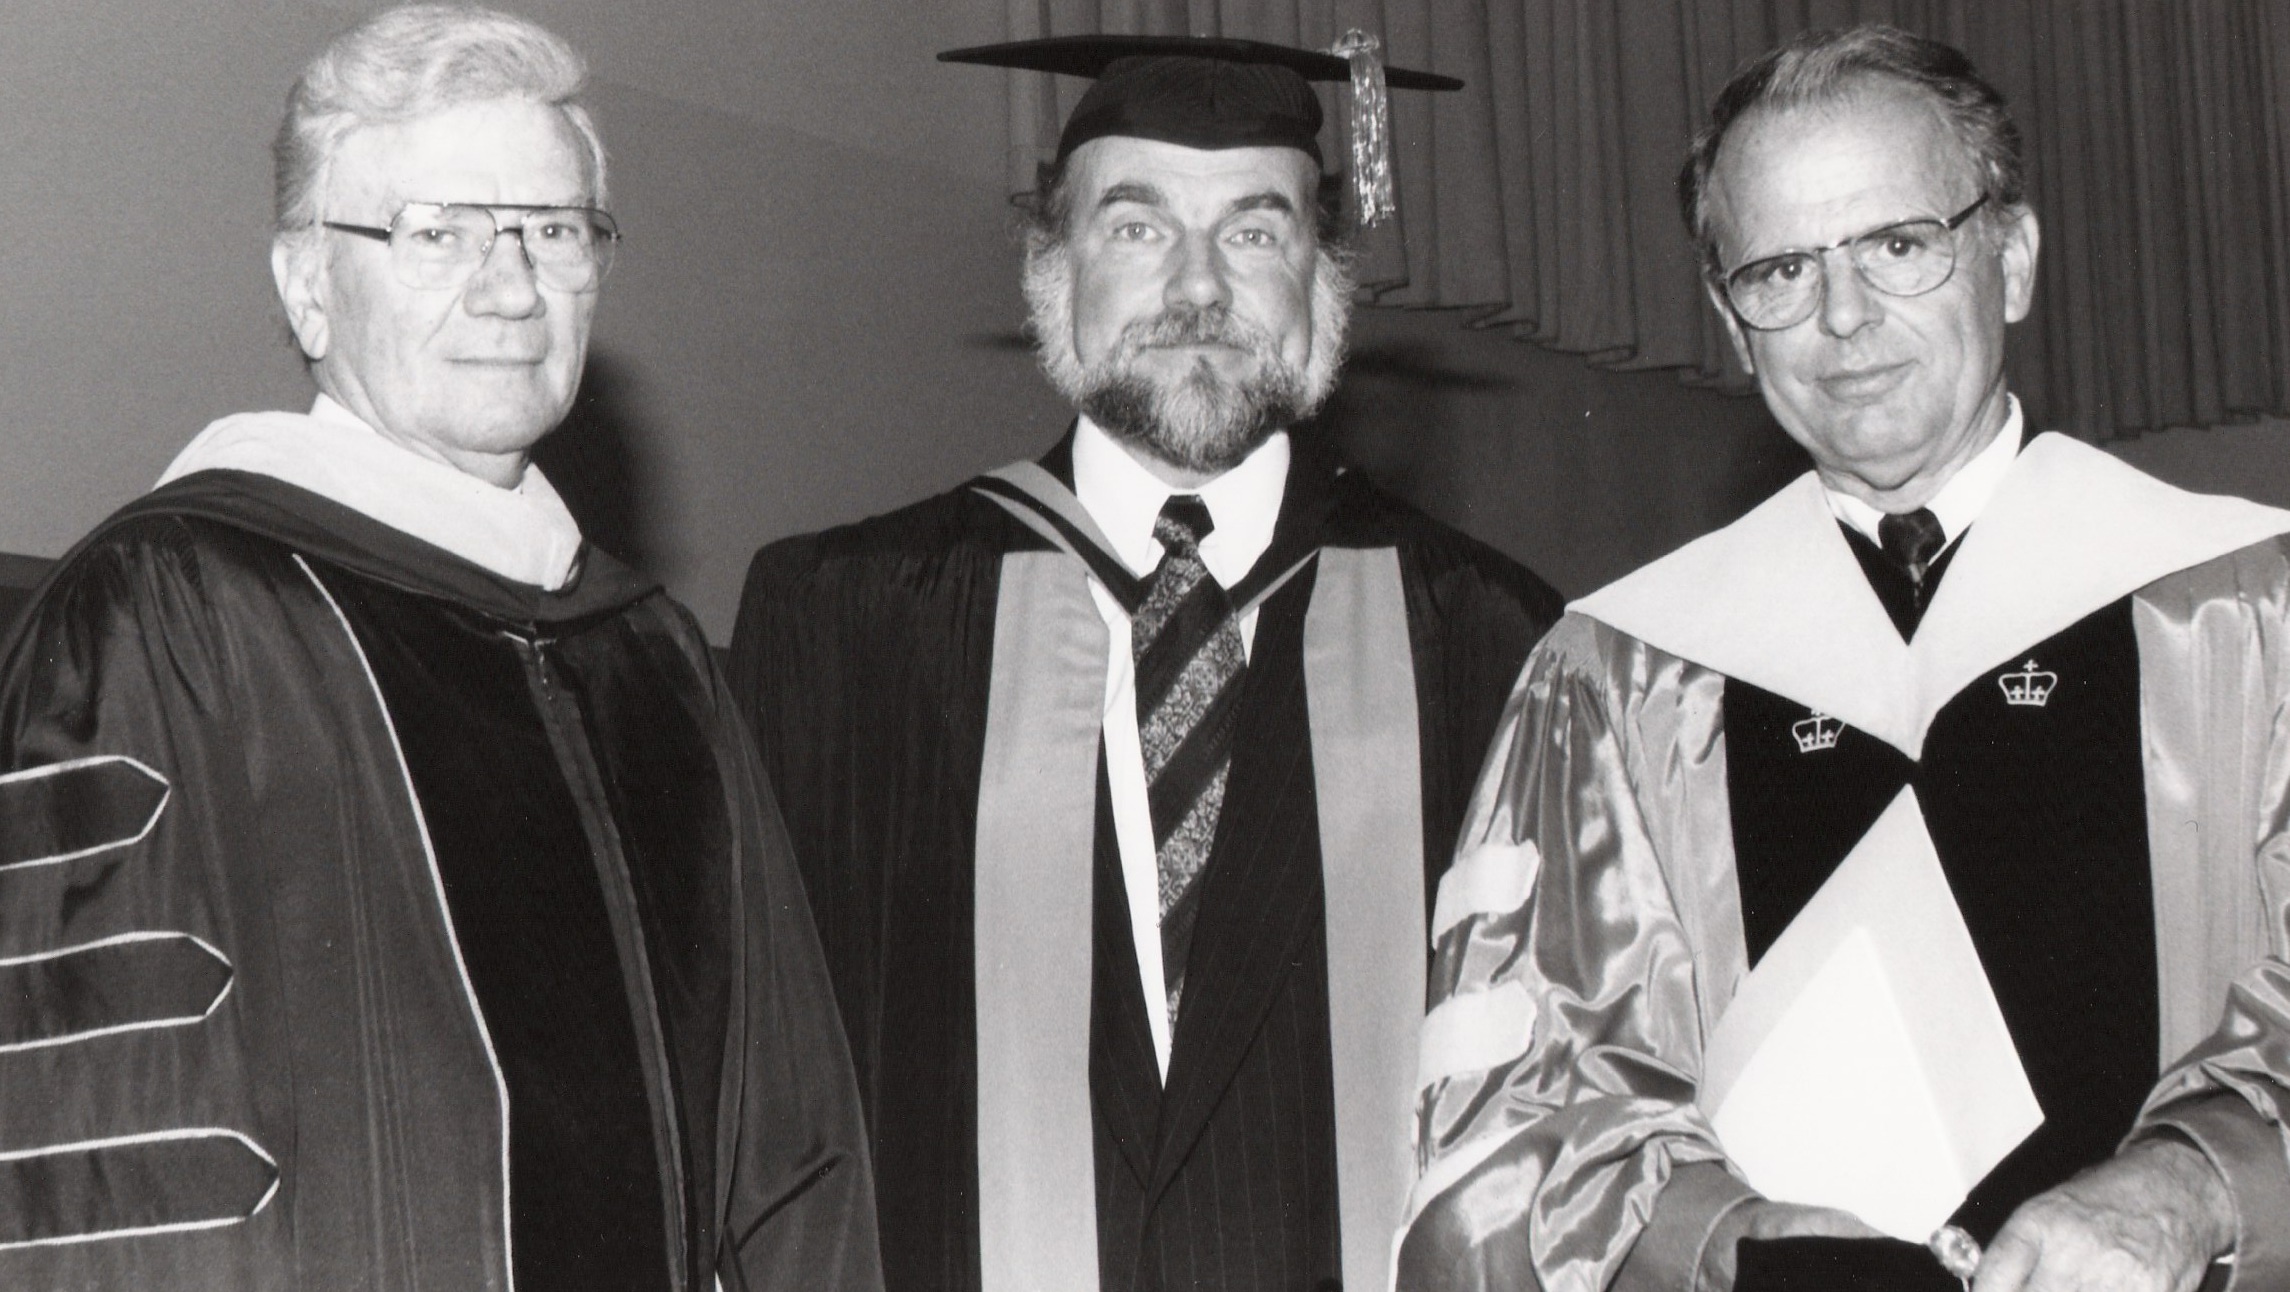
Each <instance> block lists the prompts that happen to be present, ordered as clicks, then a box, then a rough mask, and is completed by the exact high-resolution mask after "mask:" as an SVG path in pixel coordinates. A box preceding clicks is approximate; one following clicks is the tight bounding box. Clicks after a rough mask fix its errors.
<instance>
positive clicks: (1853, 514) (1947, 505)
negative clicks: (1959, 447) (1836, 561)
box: [1821, 395, 2021, 546]
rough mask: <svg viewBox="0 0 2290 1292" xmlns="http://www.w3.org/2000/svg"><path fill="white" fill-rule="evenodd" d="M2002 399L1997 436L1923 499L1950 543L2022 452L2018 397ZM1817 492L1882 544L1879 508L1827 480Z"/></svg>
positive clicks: (1981, 508) (1831, 510) (1843, 518)
mask: <svg viewBox="0 0 2290 1292" xmlns="http://www.w3.org/2000/svg"><path fill="white" fill-rule="evenodd" d="M2004 398H2005V399H2006V400H2007V401H2009V404H2010V411H2008V412H2007V413H2005V415H2004V424H2003V425H2002V426H2001V427H1999V428H1997V430H1996V438H1994V439H1992V440H1990V441H1988V446H1987V447H1986V448H1984V449H1981V450H1980V451H1979V452H1978V453H1975V454H1973V455H1972V460H1971V461H1969V462H1966V463H1965V464H1964V465H1963V466H1960V467H1958V468H1956V474H1955V475H1953V476H1950V477H1949V479H1948V483H1946V484H1944V485H1942V486H1940V492H1939V493H1936V494H1934V495H1933V496H1932V501H1930V502H1928V503H1926V504H1924V505H1925V506H1927V507H1929V508H1931V509H1932V514H1933V516H1935V517H1936V518H1938V519H1939V521H1940V532H1941V534H1942V535H1943V536H1944V537H1945V538H1946V540H1947V541H1948V542H1951V543H1953V542H1955V541H1956V540H1957V539H1958V538H1959V537H1961V536H1962V535H1963V533H1964V531H1965V530H1966V529H1969V528H1971V525H1972V522H1973V521H1975V520H1978V519H1979V518H1980V513H1981V512H1983V511H1986V510H1987V509H1988V500H1989V499H1991V498H1993V497H1995V496H1996V486H1998V485H2000V484H2002V483H2003V482H2004V473H2005V472H2007V471H2010V470H2011V469H2012V459H2014V458H2016V457H2018V456H2019V454H2020V431H2021V421H2020V400H2019V397H2018V396H2017V395H2006V396H2005V397H2004ZM1821 492H1822V493H1823V494H1824V495H1825V496H1827V498H1828V500H1829V513H1830V514H1831V515H1833V516H1835V517H1836V518H1837V519H1838V520H1841V521H1843V522H1844V523H1846V524H1847V525H1850V526H1852V527H1853V528H1854V529H1856V530H1858V531H1860V533H1861V534H1862V535H1864V536H1866V537H1867V538H1868V540H1869V541H1870V542H1872V543H1876V544H1879V545H1880V546H1881V545H1882V544H1883V540H1882V539H1880V538H1878V537H1877V525H1878V523H1879V522H1881V521H1882V520H1883V519H1884V513H1883V512H1881V511H1878V510H1877V509H1876V508H1874V507H1871V506H1870V505H1868V504H1867V503H1865V502H1863V501H1861V500H1860V499H1858V498H1855V497H1853V496H1852V495H1851V494H1849V493H1841V492H1839V491H1838V490H1835V489H1831V488H1830V487H1829V486H1828V485H1827V484H1825V483H1824V484H1823V485H1822V486H1821Z"/></svg>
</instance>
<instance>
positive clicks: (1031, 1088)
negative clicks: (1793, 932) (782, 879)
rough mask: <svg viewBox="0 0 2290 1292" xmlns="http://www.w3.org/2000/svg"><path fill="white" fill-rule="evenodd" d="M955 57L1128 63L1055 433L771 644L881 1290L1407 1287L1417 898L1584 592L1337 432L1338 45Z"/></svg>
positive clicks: (1065, 247)
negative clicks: (1405, 484)
mask: <svg viewBox="0 0 2290 1292" xmlns="http://www.w3.org/2000/svg"><path fill="white" fill-rule="evenodd" d="M1356 43H1357V42H1355V44H1356ZM945 57H947V58H950V59H954V60H959V61H967V62H983V63H992V64H1000V65H1005V66H1014V67H1023V68H1033V69H1037V70H1045V71H1056V72H1065V73H1071V74H1078V75H1085V76H1094V77H1095V78H1096V83H1095V85H1094V86H1093V87H1092V88H1091V89H1090V91H1089V92H1088V93H1087V94H1086V95H1085V96H1084V97H1083V98H1082V100H1081V102H1080V103H1079V104H1078V105H1077V106H1076V108H1075V110H1074V113H1073V116H1072V118H1071V119H1070V120H1069V121H1068V123H1067V125H1066V128H1065V131H1064V134H1063V137H1062V138H1061V140H1060V142H1059V147H1058V154H1057V159H1056V161H1055V163H1054V164H1053V165H1051V166H1050V167H1048V168H1047V169H1046V172H1045V174H1044V176H1043V177H1042V182H1041V183H1040V185H1039V187H1038V190H1037V192H1036V195H1035V198H1034V201H1033V204H1032V207H1031V211H1030V214H1031V217H1032V228H1031V230H1030V236H1029V240H1028V243H1029V245H1028V249H1027V259H1026V275H1025V277H1026V290H1027V297H1028V300H1029V303H1030V305H1031V307H1032V327H1033V332H1034V336H1035V340H1036V343H1037V345H1038V346H1039V348H1040V353H1041V358H1042V362H1043V366H1044V368H1045V369H1046V370H1047V372H1048V374H1049V376H1050V378H1051V380H1052V381H1053V382H1054V383H1055V384H1056V385H1057V386H1058V388H1059V389H1060V391H1062V392H1063V393H1064V394H1066V395H1067V396H1068V397H1069V398H1070V399H1071V400H1072V402H1073V404H1074V405H1075V407H1076V408H1077V410H1078V412H1079V417H1078V418H1077V420H1076V422H1075V424H1074V426H1073V429H1072V431H1071V432H1070V433H1069V434H1068V435H1067V436H1066V437H1065V438H1063V439H1062V440H1061V441H1059V442H1058V443H1057V444H1056V445H1054V446H1052V447H1051V448H1050V450H1049V451H1048V452H1047V453H1046V454H1044V455H1043V457H1042V458H1041V459H1040V460H1038V461H1030V462H1021V463H1018V464H1015V465H1013V466H1010V467H1006V468H1004V469H1002V470H999V471H996V472H994V473H992V474H991V475H988V476H985V477H981V478H980V479H977V480H974V481H971V482H970V483H968V484H966V485H964V486H962V487H961V488H958V489H956V490H954V491H953V492H951V493H947V494H944V495H941V496H939V497H935V498H931V499H928V500H925V501H923V502H921V503H918V504H915V505H913V506H911V507H908V508H906V509H905V510H902V511H898V512H894V513H892V514H890V515H887V516H882V517H877V518H875V519H872V520H867V521H863V522H860V523H858V524H855V525H850V526H846V527H843V528H840V529H835V530H830V531H827V532H825V533H820V534H813V535H806V536H803V537H799V538H793V539H789V540H786V541H783V542H780V543H776V544H774V545H772V546H770V547H767V548H766V549H764V551H763V552H762V553H761V554H760V555H759V556H758V557H757V558H756V561H755V564H754V567H753V569H752V571H751V572H750V575H749V579H748V584H747V589H746V595H745V600H744V603H743V605H742V608H741V613H740V619H739V627H738V631H737V634H736V635H735V637H734V642H733V654H734V669H733V671H734V678H735V681H734V686H735V689H736V690H737V691H738V693H739V695H740V698H741V700H742V702H743V703H744V704H745V705H746V706H747V709H748V711H749V713H750V714H751V716H752V717H753V719H754V721H755V725H756V727H757V729H758V733H759V735H760V736H761V737H762V743H763V745H764V748H765V749H766V751H767V752H766V754H765V759H766V762H767V764H768V765H769V767H770V770H771V774H772V776H773V778H774V782H775V784H776V787H777V789H778V790H779V797H780V801H781V802H782V803H783V804H785V805H786V808H787V813H788V820H789V823H790V827H791V830H792V833H793V836H794V839H795V845H796V852H797V856H798V860H799V864H800V865H801V866H802V868H803V870H804V874H805V879H806V881H807V884H808V890H809V893H810V896H811V901H812V904H813V909H814V913H815V916H816V918H817V920H818V924H819V928H820V932H821V935H822V938H823V940H824V943H825V945H826V947H827V955H828V961H829V965H830V972H831V974H832V975H833V976H834V978H835V982H836V990H837V995H838V998H839V1003H840V1004H841V1007H842V1010H843V1017H844V1021H845V1024H846V1025H847V1027H848V1029H849V1033H850V1036H851V1039H852V1042H853V1049H854V1053H855V1058H856V1062H857V1067H858V1070H859V1074H860V1087H861V1097H862V1099H863V1100H864V1102H865V1104H866V1106H867V1113H868V1118H869V1123H870V1126H871V1128H872V1145H873V1148H874V1152H875V1162H876V1170H877V1180H878V1186H877V1188H878V1200H879V1203H878V1205H879V1218H880V1222H881V1232H882V1238H883V1247H884V1260H885V1267H886V1275H887V1278H888V1282H889V1285H890V1286H891V1287H893V1288H899V1289H907V1290H910V1292H938V1290H941V1289H967V1288H981V1287H983V1288H988V1289H1004V1288H1060V1289H1074V1288H1091V1287H1104V1288H1108V1289H1113V1288H1120V1289H1132V1288H1134V1289H1156V1288H1171V1289H1175V1288H1186V1289H1192V1288H1223V1289H1263V1290H1265V1292H1271V1290H1273V1289H1295V1290H1297V1292H1303V1290H1305V1289H1318V1288H1323V1287H1331V1286H1336V1285H1337V1284H1338V1283H1339V1282H1340V1283H1341V1284H1342V1285H1343V1286H1347V1287H1354V1288H1363V1289H1365V1288H1374V1287H1379V1286H1382V1285H1383V1284H1384V1282H1385V1281H1386V1279H1387V1278H1388V1277H1389V1269H1390V1259H1391V1241H1392V1235H1393V1233H1394V1231H1395V1228H1396V1225H1397V1223H1398V1219H1399V1214H1400V1209H1401V1206H1402V1205H1403V1199H1404V1194H1405V1191H1406V1187H1407V1181H1408V1178H1409V1174H1410V1159H1409V1142H1408V1132H1407V1129H1406V1126H1407V1109H1408V1102H1409V1098H1410V1095H1411V1091H1412V1087H1413V1085H1414V1078H1415V1061H1414V1052H1413V1040H1412V1038H1413V1035H1414V1030H1415V1027H1416V1025H1417V1023H1418V1021H1419V1020H1420V1017H1421V1013H1422V1006H1423V995H1424V982H1425V977H1424V975H1425V973H1426V958H1427V957H1426V950H1427V937H1426V932H1425V930H1426V911H1425V903H1426V895H1427V893H1428V891H1429V885H1430V883H1431V882H1432V880H1433V879H1434V878H1435V877H1436V872H1437V870H1438V868H1439V867H1440V866H1441V865H1442V864H1443V863H1444V860H1445V857H1446V855H1447V852H1448V849H1449V847H1450V845H1451V842H1452V840H1453V838H1454V834H1455V830H1456V827H1457V825H1458V823H1459V821H1460V819H1461V815H1462V810H1463V802H1464V795H1465V793H1466V791H1467V789H1468V786H1469V780H1470V777H1471V775H1472V773H1473V772H1474V771H1475V770H1476V769H1477V767H1478V764H1479V760H1480V757H1481V754H1482V753H1483V751H1484V750H1485V748H1486V743H1487V740H1488V737H1489V736H1490V735H1491V734H1492V732H1493V729H1494V723H1495V720H1496V717H1497V714H1498V711H1499V708H1500V706H1501V703H1502V697H1503V695H1504V693H1505V692H1506V690H1507V689H1508V686H1509V681H1510V678H1511V677H1512V676H1513V675H1514V674H1515V670H1516V669H1517V667H1518V666H1519V665H1520V663H1521V662H1522V661H1523V660H1524V658H1525V654H1526V651H1527V649H1528V647H1529V646H1530V645H1531V644H1532V643H1533V641H1534V640H1535V638H1536V637H1538V636H1539V635H1540V634H1541V632H1542V630H1543V629H1544V628H1545V627H1546V626H1547V625H1548V624H1549V623H1550V621H1551V619H1552V618H1553V612H1554V610H1555V608H1556V607H1555V600H1554V598H1553V596H1552V594H1551V593H1550V591H1549V590H1548V589H1547V588H1546V587H1545V586H1544V585H1543V584H1542V583H1541V582H1540V581H1539V580H1537V579H1536V578H1535V577H1534V576H1533V575H1532V574H1530V573H1528V572H1527V571H1526V570H1524V569H1522V568H1520V567H1519V566H1518V565H1516V564H1514V563H1513V562H1511V561H1509V560H1507V559H1505V558H1504V557H1502V556H1501V555H1499V554H1497V553H1495V552H1493V551H1491V550H1489V549H1488V548H1486V547H1484V546H1482V545H1481V544H1479V543H1476V542H1474V541H1472V540H1470V539H1468V538H1466V537H1464V536H1462V535H1461V534H1458V533H1455V532H1454V531H1452V530H1449V529H1447V528H1445V527H1443V526H1441V525H1439V524H1437V523H1435V522H1433V521H1431V520H1430V519H1428V518H1427V517H1425V516H1423V515H1421V514H1419V513H1418V512H1416V511H1414V510H1413V509H1411V508H1409V507H1408V506H1406V505H1405V504H1402V503H1400V502H1398V501H1397V500H1395V499H1393V498H1392V497H1391V496H1389V495H1387V494H1385V493H1383V492H1382V491H1380V490H1379V489H1377V488H1376V487H1375V486H1374V485H1373V484H1371V483H1369V482H1368V481H1367V480H1366V479H1365V478H1364V477H1362V476H1361V475H1359V474H1358V473H1356V472H1346V471H1343V470H1342V469H1340V468H1339V467H1338V466H1337V465H1336V464H1335V463H1334V462H1332V461H1331V460H1330V459H1329V457H1328V456H1327V455H1326V453H1325V452H1324V450H1323V449H1322V448H1321V447H1320V446H1319V445H1317V444H1315V443H1314V442H1313V440H1312V433H1311V432H1310V431H1309V430H1308V429H1306V422H1307V419H1308V418H1309V417H1310V416H1311V415H1312V413H1313V412H1314V410H1316V409H1317V408H1319V407H1320V405H1321V403H1322V402H1323V401H1324V400H1325V399H1326V397H1327V396H1328V393H1329V391H1330V389H1331V387H1332V386H1333V385H1334V383H1335V380H1336V373H1337V369H1338V366H1339V364H1340V361H1341V357H1342V350H1343V338H1344V331H1345V324H1346V315H1347V313H1348V309H1349V296H1350V291H1349V283H1348V280H1347V276H1346V273H1345V257H1344V253H1343V249H1342V248H1341V246H1340V245H1338V243H1337V242H1336V241H1335V240H1334V237H1333V233H1334V226H1335V224H1336V220H1335V218H1334V217H1335V211H1334V209H1333V207H1334V203H1332V202H1330V201H1328V200H1327V199H1326V198H1325V197H1324V189H1325V187H1326V186H1325V185H1324V183H1323V178H1322V175H1321V169H1320V149H1319V143H1318V134H1319V128H1320V124H1321V111H1320V104H1319V100H1318V99H1317V97H1316V95H1315V93H1314V91H1313V90H1312V88H1311V87H1310V85H1309V84H1308V83H1307V82H1308V79H1319V80H1333V79H1341V78H1347V77H1350V76H1351V75H1352V72H1353V67H1352V66H1351V65H1350V64H1348V62H1347V60H1346V59H1344V58H1338V57H1334V56H1330V55H1324V54H1317V53H1309V52H1305V51H1299V50H1292V49H1282V48H1278V47H1273V46H1266V45H1259V44H1255V43H1251V42H1245V41H1236V40H1207V39H1190V38H1175V39H1156V38H1076V39H1066V40H1050V41H1040V42H1029V43H1026V44H1022V45H1016V46H1003V47H997V48H992V49H984V50H966V51H958V52H956V53H954V54H950V55H947V56H945ZM1362 75H1363V77H1364V78H1365V79H1367V80H1368V81H1369V82H1370V87H1369V88H1370V91H1371V96H1370V97H1371V99H1372V98H1373V97H1374V95H1375V94H1380V90H1381V85H1380V84H1379V83H1377V77H1376V72H1375V71H1374V70H1373V69H1367V70H1364V71H1363V73H1362ZM1389 76H1390V84H1392V85H1395V86H1400V87H1407V86H1411V85H1412V86H1429V87H1439V86H1452V85H1453V84H1454V83H1453V82H1449V81H1446V80H1445V79H1444V78H1433V77H1428V76H1424V75H1422V74H1416V73H1406V72H1401V71H1397V70H1394V71H1392V72H1390V73H1389ZM1357 93H1358V91H1357V89H1355V94H1357ZM1371 133H1372V128H1371ZM1371 169H1372V168H1371Z"/></svg>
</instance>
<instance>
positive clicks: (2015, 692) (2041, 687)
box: [1996, 659, 2059, 709]
mask: <svg viewBox="0 0 2290 1292" xmlns="http://www.w3.org/2000/svg"><path fill="white" fill-rule="evenodd" d="M1996 685H1997V686H2000V687H2002V688H2003V690H2004V703H2006V704H2016V705H2024V706H2026V707H2028V708H2031V709H2040V708H2042V707H2044V704H2045V703H2046V702H2047V701H2049V700H2050V699H2051V692H2052V688H2053V687H2055V686H2058V685H2059V674H2057V673H2053V672H2049V671H2047V670H2044V669H2039V668H2037V667H2036V662H2035V661H2034V660H2032V659H2031V660H2029V661H2028V662H2027V663H2025V664H2022V665H2021V666H2020V671H2019V672H2017V673H2006V674H2004V675H2003V676H2001V677H1999V678H1997V679H1996Z"/></svg>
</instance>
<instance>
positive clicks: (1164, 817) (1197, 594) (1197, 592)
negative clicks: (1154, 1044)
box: [1129, 494, 1248, 1032]
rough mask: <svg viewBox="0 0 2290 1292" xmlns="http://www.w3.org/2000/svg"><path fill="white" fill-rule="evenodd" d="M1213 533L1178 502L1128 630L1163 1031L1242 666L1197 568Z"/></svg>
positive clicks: (1229, 626) (1161, 524) (1227, 609)
mask: <svg viewBox="0 0 2290 1292" xmlns="http://www.w3.org/2000/svg"><path fill="white" fill-rule="evenodd" d="M1212 528H1214V522H1213V521H1211V520H1210V519H1209V509H1208V507H1207V506H1206V505H1205V504H1203V503H1202V502H1201V500H1200V497H1199V496H1198V495H1196V494H1177V495H1175V496H1173V497H1171V498H1170V499H1169V501H1168V502H1167V503H1166V504H1165V505H1163V506H1162V508H1161V515H1160V518H1159V519H1157V520H1155V521H1154V522H1153V537H1154V538H1155V539H1156V540H1158V541H1159V542H1160V544H1161V547H1162V549H1163V553H1164V554H1163V556H1162V558H1161V565H1160V567H1159V568H1158V569H1156V570H1154V571H1153V574H1152V576H1151V578H1150V579H1149V580H1148V582H1147V586H1146V590H1145V602H1144V604H1143V605H1140V606H1139V607H1138V608H1137V616H1136V618H1135V619H1134V620H1132V621H1131V623H1130V628H1129V640H1130V649H1131V650H1132V651H1134V652H1135V654H1136V659H1137V737H1138V743H1139V744H1140V745H1141V746H1142V747H1143V749H1144V753H1145V786H1146V797H1147V799H1148V800H1149V801H1150V802H1151V804H1152V811H1153V849H1154V853H1155V856H1156V858H1157V860H1158V861H1159V868H1160V876H1161V977H1162V983H1163V985H1164V986H1165V987H1166V988H1167V989H1168V994H1169V1026H1170V1030H1171V1031H1172V1032H1174V1031H1175V1029H1176V1023H1177V999H1178V996H1179V994H1180V992H1181V991H1182V989H1183V987H1184V985H1185V953H1186V952H1187V950H1188V949H1190V947H1191V946H1192V941H1193V921H1194V917H1195V915H1196V914H1198V912H1199V908H1200V887H1201V886H1200V882H1199V881H1200V875H1201V868H1202V867H1203V866H1204V865H1205V864H1206V863H1207V862H1208V859H1209V847H1210V845H1211V844H1213V843H1215V842H1216V834H1217V814H1218V811H1219V809H1221V808H1222V807H1223V806H1224V799H1225V772H1226V771H1227V769H1229V768H1230V767H1231V766H1232V741H1233V725H1234V721H1235V719H1237V718H1238V717H1239V713H1240V682H1241V675H1242V674H1243V673H1244V672H1245V671H1246V670H1247V668H1248V656H1247V655H1246V653H1245V652H1244V651H1243V650H1242V648H1241V640H1240V625H1239V623H1238V621H1236V620H1235V619H1234V617H1233V612H1232V602H1231V601H1230V600H1228V599H1227V598H1226V596H1225V590H1224V588H1223V586H1222V585H1220V584H1219V583H1218V582H1217V581H1216V580H1215V579H1214V578H1211V577H1210V576H1209V571H1208V567H1207V566H1205V565H1203V564H1201V540H1202V539H1204V538H1206V537H1208V535H1209V531H1210V530H1211V529H1212Z"/></svg>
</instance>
